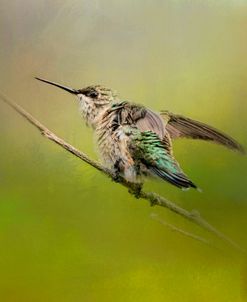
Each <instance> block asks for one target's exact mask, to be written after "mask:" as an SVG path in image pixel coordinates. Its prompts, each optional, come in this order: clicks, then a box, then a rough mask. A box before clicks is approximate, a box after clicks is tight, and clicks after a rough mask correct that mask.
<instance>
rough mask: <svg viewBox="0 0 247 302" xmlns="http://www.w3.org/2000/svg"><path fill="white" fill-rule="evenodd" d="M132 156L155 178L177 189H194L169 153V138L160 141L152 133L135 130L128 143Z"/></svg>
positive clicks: (194, 186)
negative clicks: (157, 177)
mask: <svg viewBox="0 0 247 302" xmlns="http://www.w3.org/2000/svg"><path fill="white" fill-rule="evenodd" d="M129 147H130V150H131V152H132V156H133V157H134V158H135V159H136V160H137V161H139V162H141V163H142V164H144V166H145V167H146V168H147V170H148V171H149V172H150V173H151V174H153V175H156V176H159V177H160V178H162V179H164V180H166V181H168V182H170V183H171V184H173V185H175V186H177V187H179V188H189V187H193V188H196V185H195V184H194V183H193V182H192V181H190V180H189V179H188V177H187V176H186V175H185V174H184V173H183V171H182V170H181V168H180V167H179V165H178V163H177V161H176V160H175V158H174V157H173V156H172V154H171V152H170V141H169V136H166V137H165V139H164V140H163V141H162V140H161V139H160V138H159V137H158V135H157V134H156V133H154V132H152V131H144V132H141V131H139V130H137V131H136V132H135V133H133V135H132V139H131V142H130V146H129Z"/></svg>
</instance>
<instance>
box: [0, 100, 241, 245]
mask: <svg viewBox="0 0 247 302" xmlns="http://www.w3.org/2000/svg"><path fill="white" fill-rule="evenodd" d="M0 98H1V99H2V101H4V102H5V103H6V104H8V105H9V106H10V107H12V108H13V109H14V110H15V111H16V112H18V113H19V114H20V115H21V116H23V117H24V118H25V119H26V120H27V121H28V122H29V123H31V124H32V125H33V126H35V127H36V128H37V129H38V130H39V131H40V132H41V134H43V135H44V136H45V137H46V138H48V139H49V140H51V141H53V142H55V143H56V144H58V145H59V146H60V147H62V148H64V149H65V150H67V151H68V152H70V153H72V154H73V155H75V156H76V157H78V158H80V159H81V160H83V161H84V162H86V163H88V164H89V165H91V166H93V167H94V168H96V169H97V170H99V171H100V172H102V173H104V174H105V175H106V176H108V177H110V178H111V179H112V180H114V181H116V175H115V173H114V172H113V171H111V170H110V169H108V168H106V167H104V166H103V165H101V164H100V163H99V162H97V161H94V160H92V159H90V158H89V157H88V156H87V155H86V154H85V153H83V152H81V151H79V150H78V149H76V148H75V147H74V146H72V145H70V144H69V143H67V142H66V141H64V140H63V139H61V138H60V137H58V136H56V135H55V134H54V133H53V132H52V131H50V130H49V129H48V128H47V127H46V126H44V125H43V124H41V123H40V122H39V121H38V120H37V119H36V118H34V117H33V116H32V115H31V114H30V113H28V112H27V111H26V110H24V109H23V108H22V107H21V106H20V105H18V104H16V103H15V102H13V101H11V100H9V99H8V98H7V97H6V96H4V95H3V94H0ZM117 182H118V183H119V184H121V185H123V186H124V187H127V188H128V189H129V193H130V194H132V195H134V196H135V194H134V191H135V188H134V187H133V184H131V183H129V182H127V181H126V180H125V179H124V178H123V177H118V179H117ZM138 197H139V198H142V199H146V200H147V201H149V202H150V204H151V205H152V206H155V205H156V206H161V207H164V208H167V209H169V210H170V211H172V212H174V213H176V214H178V215H180V216H182V217H184V218H185V219H187V220H189V221H191V222H192V223H194V224H196V225H198V226H200V227H201V228H203V229H204V230H206V231H208V232H210V233H211V234H214V235H215V236H216V237H218V238H219V239H221V240H223V241H224V242H226V243H228V244H229V245H230V246H232V247H233V248H235V249H237V250H239V251H243V250H242V248H241V247H240V246H239V245H238V244H237V243H235V242H234V241H233V240H232V239H231V238H229V237H227V236H226V235H224V234H223V233H222V232H220V231H219V230H217V229H216V228H215V227H213V226H212V225H211V224H209V223H208V222H207V221H206V220H205V219H203V218H202V217H201V215H200V213H199V212H198V211H191V212H189V211H188V210H186V209H184V208H182V207H180V206H178V205H177V204H175V203H174V202H172V201H170V200H168V199H166V198H164V197H162V196H160V195H158V194H156V193H153V192H145V191H143V190H140V191H139V192H138Z"/></svg>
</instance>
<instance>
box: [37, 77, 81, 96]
mask: <svg viewBox="0 0 247 302" xmlns="http://www.w3.org/2000/svg"><path fill="white" fill-rule="evenodd" d="M35 79H36V80H39V81H41V82H44V83H47V84H50V85H53V86H56V87H59V88H61V89H63V90H65V91H68V92H69V93H72V94H78V93H79V91H78V90H76V89H73V88H70V87H66V86H63V85H60V84H58V83H55V82H51V81H47V80H45V79H41V78H37V77H35Z"/></svg>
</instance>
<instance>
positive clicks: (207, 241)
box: [150, 213, 219, 249]
mask: <svg viewBox="0 0 247 302" xmlns="http://www.w3.org/2000/svg"><path fill="white" fill-rule="evenodd" d="M150 216H151V218H152V219H154V220H156V221H158V222H159V223H161V224H162V225H164V226H165V227H167V228H168V229H170V230H171V231H172V232H177V233H179V234H181V235H183V236H185V237H188V238H191V239H193V240H196V241H199V242H201V243H203V244H206V245H208V246H209V247H213V248H216V249H219V248H218V247H216V246H215V245H213V244H212V243H211V242H210V241H209V240H207V239H205V238H204V237H201V236H198V235H195V234H192V233H190V232H188V231H184V230H182V229H180V228H178V227H176V226H175V225H172V224H171V223H168V222H166V221H165V220H164V219H161V218H160V217H159V216H158V215H157V214H155V213H151V215H150Z"/></svg>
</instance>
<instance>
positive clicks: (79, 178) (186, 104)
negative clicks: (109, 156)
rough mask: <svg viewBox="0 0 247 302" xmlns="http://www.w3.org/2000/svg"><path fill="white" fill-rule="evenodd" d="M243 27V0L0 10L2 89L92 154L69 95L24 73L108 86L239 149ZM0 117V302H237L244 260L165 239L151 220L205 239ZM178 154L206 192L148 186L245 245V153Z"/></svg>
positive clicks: (50, 4)
mask: <svg viewBox="0 0 247 302" xmlns="http://www.w3.org/2000/svg"><path fill="white" fill-rule="evenodd" d="M246 29H247V3H246V1H244V0H242V1H240V0H232V1H230V0H228V1H227V0H225V1H223V0H219V1H209V0H204V1H199V0H198V1H197V0H193V1H192V0H191V1H185V0H184V1H183V0H180V1H179V0H177V1H175V0H174V1H172V0H167V1H161V0H154V1H151V0H136V1H131V0H118V1H113V0H101V1H97V0H94V1H93V0H91V1H89V0H70V1H59V0H53V1H51V0H50V1H48V0H37V1H31V0H12V1H7V0H2V1H1V9H0V39H1V47H0V62H1V70H0V90H1V91H2V92H4V93H5V94H6V95H8V96H9V97H10V98H12V99H13V100H15V101H16V102H17V103H19V104H21V105H22V106H23V107H24V108H26V109H27V110H28V111H29V112H31V113H32V114H33V115H34V116H35V117H37V118H38V119H39V120H40V121H42V122H43V123H44V124H45V125H47V126H48V127H49V128H50V129H51V130H53V131H54V132H55V133H56V134H58V135H60V136H61V137H63V138H64V139H66V140H67V141H68V142H70V143H71V144H73V145H75V146H76V147H78V148H80V149H81V150H83V151H85V152H86V153H87V154H89V155H90V156H91V157H93V158H97V154H96V152H95V147H94V143H93V136H92V131H91V130H90V129H88V128H87V127H86V126H85V125H84V123H83V122H82V120H81V117H80V115H79V113H78V108H77V103H76V102H75V99H74V98H73V97H71V96H70V95H67V94H66V93H64V92H62V91H59V90H58V89H55V88H53V87H49V86H48V85H45V84H42V83H40V82H38V81H35V80H34V79H33V76H41V77H46V78H47V79H49V80H52V81H57V82H60V83H62V84H65V85H70V86H72V87H75V88H81V87H84V86H86V85H89V84H98V83H99V84H104V85H106V86H109V87H111V88H113V89H115V90H117V91H118V92H119V94H120V96H121V97H122V98H123V99H127V100H132V101H134V102H136V103H141V104H144V105H146V106H149V107H151V108H153V109H155V110H160V109H168V110H170V111H173V112H175V113H181V114H184V115H187V116H190V117H192V118H195V119H199V120H201V121H204V122H207V123H209V124H212V125H214V126H216V127H218V128H219V129H222V130H224V131H225V132H227V133H229V134H231V135H232V136H233V137H235V138H236V139H238V140H239V141H240V142H241V143H243V144H244V145H245V146H247V138H246V114H247V85H246V83H247V60H246V54H247V36H246ZM0 120H1V122H0V127H1V128H0V129H1V131H0V146H1V147H0V301H3V302H17V301H18V302H20V301H25V302H29V301H30V302H31V301H32V302H33V301H36V302H41V301H42V302H43V301H49V302H56V301H59V302H72V301H73V302H77V301H83V302H84V301H85V302H91V301H143V302H144V301H166V302H170V301H172V302H173V301H174V302H180V301H183V302H194V301H200V302H204V301H217V302H228V301H230V302H232V301H234V302H240V301H247V261H246V257H245V256H242V255H240V254H239V253H237V252H234V251H232V250H231V248H229V247H227V246H226V245H223V244H221V243H220V242H219V241H215V243H216V244H217V245H218V246H220V247H221V248H222V249H223V251H218V250H214V249H211V248H209V247H207V246H204V245H202V244H200V243H199V242H195V241H193V240H191V239H189V238H185V237H182V236H181V235H180V234H177V233H173V232H171V231H170V230H169V229H167V228H166V227H165V226H163V225H162V224H160V223H159V222H157V221H155V220H153V219H152V218H151V214H152V213H156V214H158V215H159V217H160V218H161V219H163V220H164V221H166V222H170V223H173V224H175V225H177V226H179V227H180V228H183V229H186V230H189V231H192V232H194V233H197V234H200V235H203V236H208V234H207V233H206V232H203V231H201V230H200V229H199V228H197V227H195V226H193V225H192V224H189V223H188V222H186V221H185V220H183V219H182V218H180V217H177V216H175V215H174V214H171V213H170V212H169V211H167V210H166V209H162V208H151V207H150V206H149V205H148V203H147V202H145V201H143V200H136V199H134V198H133V197H132V196H130V195H129V194H128V192H127V191H126V190H125V189H124V188H122V187H121V186H119V185H116V184H113V183H112V182H111V181H110V180H109V179H107V178H106V177H105V176H103V175H101V174H100V173H99V172H97V171H96V170H95V169H93V168H91V167H90V166H88V165H86V164H84V163H83V162H81V161H80V160H78V159H76V158H74V157H73V156H71V155H70V154H68V153H67V152H65V151H64V150H63V149H61V148H59V147H58V146H56V145H55V144H53V143H51V142H49V141H47V140H46V139H44V138H43V137H41V135H40V134H39V133H38V132H37V130H36V129H34V128H33V127H32V126H31V125H30V124H28V123H27V122H26V121H24V119H23V118H21V117H20V116H18V115H17V114H16V113H15V112H14V111H13V110H12V109H10V108H9V107H7V106H6V105H5V104H4V103H2V102H0ZM174 149H175V154H176V158H177V159H178V160H179V162H180V163H181V166H182V167H183V169H184V171H185V172H186V173H187V174H188V175H189V176H190V177H191V179H192V180H194V181H195V182H196V183H197V184H198V185H199V186H200V187H201V188H202V189H203V193H201V194H200V193H199V192H197V191H193V190H190V191H188V192H182V191H180V190H179V189H177V188H174V187H172V186H171V185H169V184H167V183H162V182H159V181H148V182H147V183H146V184H145V188H146V189H147V190H154V191H156V192H158V193H159V194H162V195H164V196H166V197H167V198H169V199H171V200H173V201H175V202H177V203H178V204H180V205H181V206H183V207H185V208H187V209H189V210H191V209H197V210H199V211H200V212H201V214H202V215H203V216H204V217H205V218H206V219H207V220H208V221H210V222H211V223H212V224H213V225H215V226H216V227H217V228H218V229H220V230H222V231H223V232H225V233H226V234H227V235H229V236H230V237H231V238H233V239H234V240H235V241H237V242H238V243H239V244H240V245H241V246H242V247H244V248H246V249H247V233H246V225H247V219H246V218H247V197H246V196H247V178H246V176H247V173H246V169H247V160H246V157H243V156H240V155H238V154H236V153H233V152H230V151H228V150H226V149H224V148H222V147H220V146H215V145H212V144H208V143H205V142H198V141H189V140H181V141H176V142H175V143H174ZM210 238H212V237H210Z"/></svg>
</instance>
